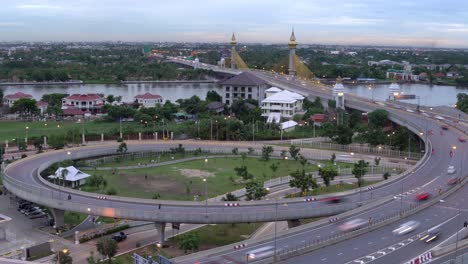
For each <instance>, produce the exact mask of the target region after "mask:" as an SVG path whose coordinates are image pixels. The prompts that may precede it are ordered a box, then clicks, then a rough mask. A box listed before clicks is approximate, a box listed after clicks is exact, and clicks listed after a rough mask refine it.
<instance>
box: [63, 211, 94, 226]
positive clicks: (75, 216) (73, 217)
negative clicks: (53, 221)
mask: <svg viewBox="0 0 468 264" xmlns="http://www.w3.org/2000/svg"><path fill="white" fill-rule="evenodd" d="M87 216H88V215H87V214H82V213H76V212H70V211H65V214H64V216H63V218H64V222H65V225H66V226H67V227H69V229H70V228H73V227H74V226H76V225H78V224H80V223H81V222H83V220H85V218H86V217H87Z"/></svg>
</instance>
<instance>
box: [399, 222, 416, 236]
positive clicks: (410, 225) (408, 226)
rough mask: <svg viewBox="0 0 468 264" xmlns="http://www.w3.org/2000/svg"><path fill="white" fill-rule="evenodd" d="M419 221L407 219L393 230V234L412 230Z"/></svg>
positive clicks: (402, 233) (406, 232) (403, 233)
mask: <svg viewBox="0 0 468 264" xmlns="http://www.w3.org/2000/svg"><path fill="white" fill-rule="evenodd" d="M419 225H420V223H419V222H418V221H414V220H411V221H408V222H406V223H403V224H401V225H400V226H399V227H398V228H397V229H395V230H393V232H392V233H393V234H394V235H405V234H408V233H409V232H411V231H414V230H415V229H416V228H418V226H419Z"/></svg>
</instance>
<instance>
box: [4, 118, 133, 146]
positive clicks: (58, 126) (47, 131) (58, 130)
mask: <svg viewBox="0 0 468 264" xmlns="http://www.w3.org/2000/svg"><path fill="white" fill-rule="evenodd" d="M26 127H28V129H26ZM74 128H76V131H77V135H76V142H77V143H78V142H80V141H81V131H82V129H83V124H81V123H75V122H55V121H47V122H19V121H0V142H4V141H5V140H10V141H11V140H13V139H16V138H21V139H24V138H25V137H26V132H27V133H28V137H29V138H31V137H39V136H43V135H47V136H50V135H54V134H55V135H59V134H61V135H63V134H65V133H66V132H67V131H68V130H71V129H74ZM84 129H85V134H95V135H98V134H101V133H118V132H119V123H118V122H86V123H85V124H84ZM139 129H140V126H139V125H138V124H137V123H133V122H132V123H125V124H123V125H122V130H123V131H127V130H134V131H136V132H138V131H140V130H139Z"/></svg>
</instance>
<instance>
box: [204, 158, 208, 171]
mask: <svg viewBox="0 0 468 264" xmlns="http://www.w3.org/2000/svg"><path fill="white" fill-rule="evenodd" d="M207 164H208V159H205V170H206V166H207Z"/></svg>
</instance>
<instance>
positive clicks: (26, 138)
mask: <svg viewBox="0 0 468 264" xmlns="http://www.w3.org/2000/svg"><path fill="white" fill-rule="evenodd" d="M28 131H29V127H28V126H27V127H26V128H25V132H26V137H25V138H24V143H26V148H27V147H28Z"/></svg>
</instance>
